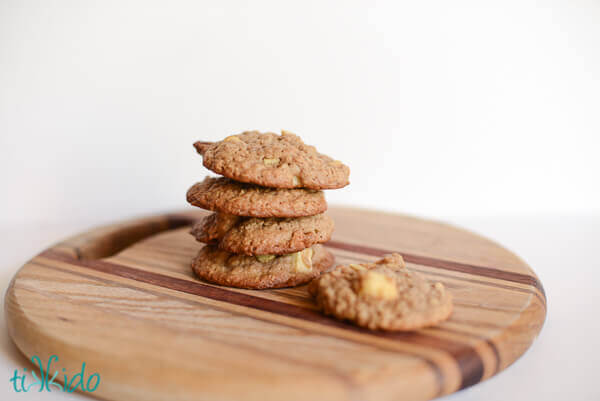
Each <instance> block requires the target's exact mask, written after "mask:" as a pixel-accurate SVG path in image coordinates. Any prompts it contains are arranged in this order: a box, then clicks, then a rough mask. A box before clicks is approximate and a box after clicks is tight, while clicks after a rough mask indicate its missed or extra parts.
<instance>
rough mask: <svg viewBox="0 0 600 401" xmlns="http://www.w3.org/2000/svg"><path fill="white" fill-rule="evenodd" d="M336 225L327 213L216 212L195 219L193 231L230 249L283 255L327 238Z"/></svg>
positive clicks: (233, 251)
mask: <svg viewBox="0 0 600 401" xmlns="http://www.w3.org/2000/svg"><path fill="white" fill-rule="evenodd" d="M333 226H334V224H333V220H332V219H331V218H330V217H329V216H327V215H326V214H317V215H315V216H307V217H296V218H289V219H288V218H275V217H271V218H266V219H261V218H257V217H251V218H244V217H238V216H233V215H224V214H222V213H213V214H211V215H208V216H206V217H204V218H203V219H202V220H200V221H199V222H198V223H196V224H195V225H194V226H193V227H192V231H191V233H192V235H194V236H195V237H196V239H197V240H198V241H200V242H204V243H208V244H217V243H218V244H219V247H220V248H221V249H223V250H226V251H228V252H231V253H240V254H246V255H267V254H269V255H270V254H275V255H284V254H288V253H293V252H296V251H300V250H302V249H304V248H308V247H309V246H311V245H314V244H318V243H322V242H326V241H328V240H329V238H331V233H332V232H333Z"/></svg>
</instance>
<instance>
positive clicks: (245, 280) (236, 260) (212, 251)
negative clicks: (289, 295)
mask: <svg viewBox="0 0 600 401" xmlns="http://www.w3.org/2000/svg"><path fill="white" fill-rule="evenodd" d="M333 262H334V257H333V255H332V254H331V253H330V252H329V251H327V250H326V249H325V248H324V247H323V246H322V245H314V246H312V247H310V248H307V249H304V250H302V251H300V252H296V253H293V254H289V255H282V256H275V255H269V256H247V255H237V254H232V253H229V252H227V251H224V250H222V249H219V248H218V247H216V246H214V245H206V246H205V247H203V248H202V249H201V250H200V252H198V255H197V256H196V257H195V258H194V260H193V261H192V269H193V270H194V273H195V274H196V276H198V278H200V279H201V280H204V281H208V282H210V283H214V284H219V285H226V286H230V287H238V288H248V289H265V288H282V287H293V286H296V285H300V284H304V283H306V282H308V281H310V280H312V279H313V278H314V277H317V276H318V275H319V274H321V273H322V272H323V271H325V270H327V269H328V268H329V267H331V266H332V265H333Z"/></svg>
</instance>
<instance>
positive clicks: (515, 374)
mask: <svg viewBox="0 0 600 401" xmlns="http://www.w3.org/2000/svg"><path fill="white" fill-rule="evenodd" d="M451 221H452V222H453V223H455V224H459V225H462V226H463V227H466V228H469V229H472V230H475V231H477V232H479V233H481V234H484V235H486V236H488V237H491V238H494V239H496V240H498V241H499V242H500V243H502V244H503V245H505V246H506V247H508V248H509V249H511V250H513V251H515V252H516V253H517V254H519V255H520V256H521V257H523V258H524V259H525V260H526V261H527V262H528V263H529V264H530V265H531V266H532V267H533V268H534V269H535V271H536V272H537V273H538V275H539V277H540V279H541V280H542V283H543V285H544V287H545V289H546V293H547V296H548V316H547V319H546V323H545V326H544V328H543V329H542V332H541V335H540V337H539V338H538V339H537V340H536V341H535V342H534V344H533V346H532V347H531V349H530V350H529V351H528V352H527V353H526V354H525V355H524V356H523V357H522V358H521V359H519V360H518V361H517V362H516V363H515V364H514V365H513V366H511V367H509V368H508V369H507V370H505V371H504V372H502V373H500V374H499V375H497V376H495V377H493V378H492V379H490V380H488V381H486V382H483V383H481V384H478V385H476V386H474V387H471V388H469V389H467V390H465V391H461V392H459V393H457V394H454V395H451V396H449V397H447V398H444V399H445V400H448V401H450V400H452V401H470V400H473V401H475V400H484V399H485V400H487V401H496V400H497V401H506V400H515V401H520V400H523V401H531V400H557V401H564V400H578V401H579V400H598V399H600V390H599V388H598V386H597V377H598V375H597V367H598V366H599V365H600V352H599V351H598V350H599V349H600V336H599V335H598V333H600V323H599V320H598V318H597V317H598V310H600V296H599V295H598V294H599V292H598V281H599V280H600V262H599V261H598V260H599V258H598V239H599V238H600V216H596V217H591V216H589V217H579V218H573V217H557V216H553V217H538V218H531V217H523V216H513V217H503V218H464V217H463V218H455V219H452V220H451ZM86 228H89V227H86V226H84V225H83V224H79V225H72V226H19V227H6V226H4V227H2V229H1V230H0V242H1V243H2V244H5V247H4V251H3V252H2V253H0V267H1V268H2V279H3V282H4V283H3V284H2V287H3V288H6V286H7V285H8V281H9V279H10V277H11V276H12V275H13V274H14V273H15V272H16V269H17V267H18V266H19V265H21V264H22V263H24V262H25V261H26V260H27V259H29V258H30V257H31V256H33V255H34V254H35V253H36V252H38V251H41V250H42V249H44V248H45V247H48V246H49V245H50V244H51V243H53V242H55V241H58V240H60V239H62V238H64V237H65V236H66V235H71V234H75V233H76V232H78V231H81V230H83V229H86ZM0 321H1V322H2V324H4V319H1V320H0ZM0 335H1V336H2V340H1V341H0V345H1V349H0V378H2V377H4V378H5V379H4V384H2V385H0V399H2V400H25V399H26V400H38V399H43V400H73V399H75V398H74V397H79V398H80V399H83V397H82V396H76V395H66V394H61V393H43V395H40V394H39V393H26V394H22V393H21V394H15V393H14V392H13V390H12V388H11V387H10V384H9V382H8V378H9V377H10V376H11V375H12V372H13V370H14V369H16V368H18V369H19V370H22V368H23V367H25V366H28V365H27V361H26V360H25V359H24V358H23V357H21V356H20V354H19V353H18V351H17V350H16V349H15V347H14V346H13V345H12V343H11V342H10V340H9V339H8V338H7V335H6V330H5V328H0ZM1 382H2V381H0V383H1Z"/></svg>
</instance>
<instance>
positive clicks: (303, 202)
mask: <svg viewBox="0 0 600 401" xmlns="http://www.w3.org/2000/svg"><path fill="white" fill-rule="evenodd" d="M187 201H188V202H189V203H191V204H192V205H194V206H198V207H201V208H203V209H207V210H212V211H215V212H221V213H229V214H234V215H236V216H250V217H301V216H312V215H315V214H319V213H323V212H324V211H325V210H327V202H325V196H324V195H323V191H316V190H312V189H304V188H298V189H277V188H266V187H261V186H258V185H254V184H245V183H242V182H237V181H233V180H231V179H229V178H225V177H219V178H215V177H206V178H205V179H204V181H202V182H198V183H196V184H194V185H193V186H192V187H191V188H190V189H189V190H188V192H187Z"/></svg>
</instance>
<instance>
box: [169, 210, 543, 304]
mask: <svg viewBox="0 0 600 401" xmlns="http://www.w3.org/2000/svg"><path fill="white" fill-rule="evenodd" d="M196 220H197V219H195V218H193V217H191V216H188V215H179V214H170V215H167V221H168V226H169V228H171V229H172V228H179V227H183V226H186V225H190V224H192V223H193V222H194V221H196ZM325 245H326V246H328V247H331V248H337V249H342V250H346V251H350V252H354V253H362V254H365V255H371V256H379V257H381V256H383V255H386V254H389V253H394V252H397V253H399V254H401V255H402V257H403V258H404V260H405V261H407V262H409V263H414V264H418V265H422V266H428V267H437V268H440V269H445V270H451V271H458V272H462V273H467V274H473V275H477V276H484V277H491V278H495V279H500V280H505V281H512V282H515V283H520V284H526V285H530V286H533V287H535V288H537V289H538V290H539V291H540V292H541V293H542V295H543V297H544V302H543V304H544V305H545V304H546V302H545V300H546V292H545V290H544V286H543V285H542V283H541V282H540V280H539V279H538V278H537V277H535V276H530V275H528V274H522V273H515V272H508V271H505V270H501V269H498V268H495V267H487V266H478V265H472V264H468V263H461V262H454V261H451V260H445V259H439V258H432V257H429V256H421V255H414V254H410V253H406V252H401V251H391V250H388V249H380V248H375V247H370V246H366V245H357V244H349V243H347V242H341V241H335V240H330V241H328V242H327V243H326V244H325Z"/></svg>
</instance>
